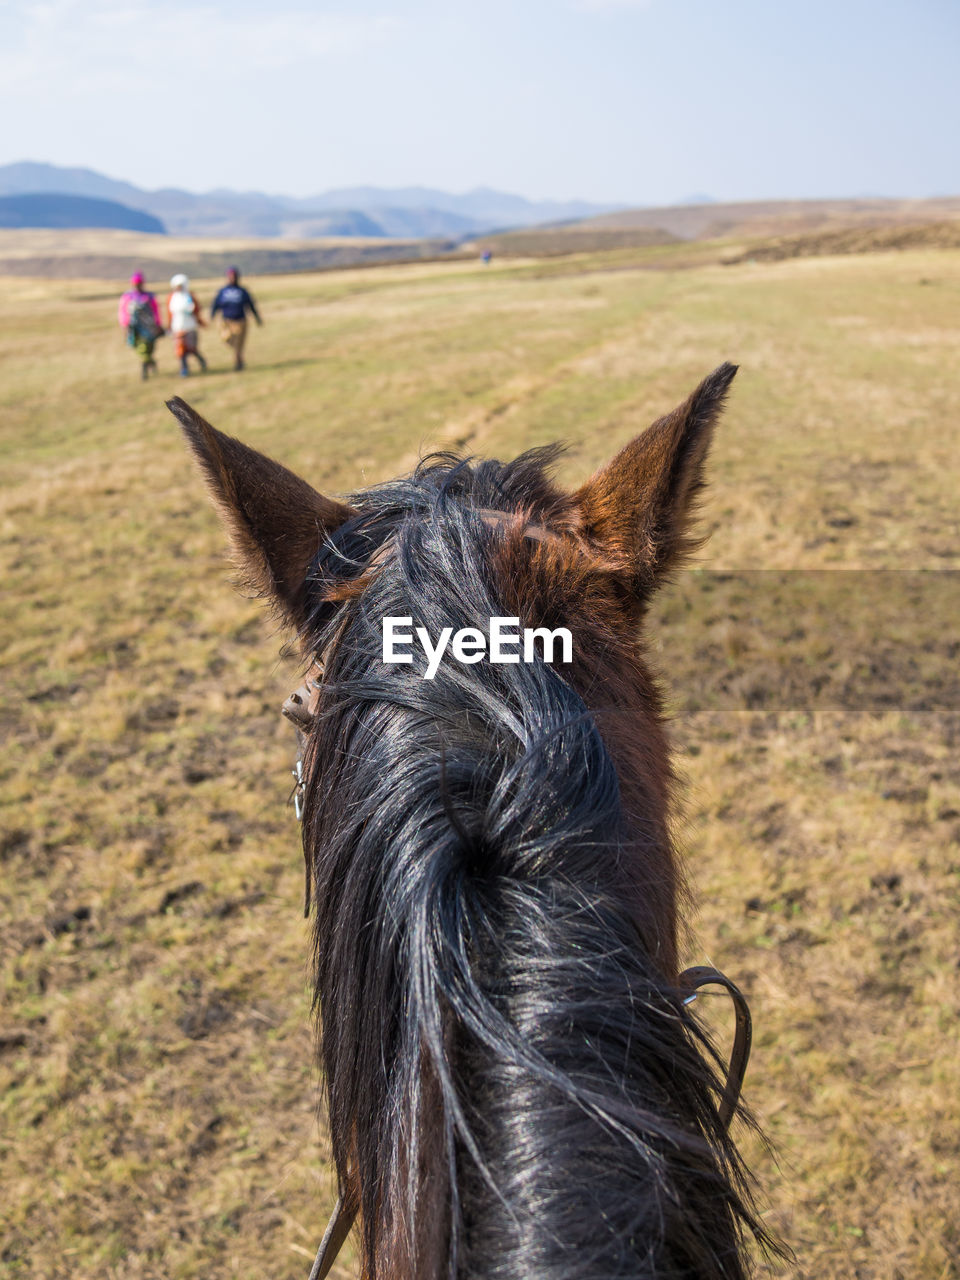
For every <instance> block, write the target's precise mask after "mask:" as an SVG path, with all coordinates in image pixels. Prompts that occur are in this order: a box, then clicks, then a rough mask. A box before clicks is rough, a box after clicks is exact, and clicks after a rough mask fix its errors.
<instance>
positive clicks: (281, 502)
mask: <svg viewBox="0 0 960 1280" xmlns="http://www.w3.org/2000/svg"><path fill="white" fill-rule="evenodd" d="M167 408H168V409H169V410H170V412H171V413H172V414H173V415H174V417H175V418H176V419H177V421H178V422H179V423H180V426H181V427H182V428H183V434H184V435H185V436H186V439H187V444H188V445H189V446H190V449H191V450H192V452H193V454H194V457H195V458H196V460H197V462H198V463H199V464H200V469H201V471H202V472H203V478H204V480H205V481H206V483H207V488H208V490H209V491H210V496H211V497H212V498H213V501H214V504H215V506H216V508H217V510H218V511H219V513H220V517H221V519H222V520H223V523H224V525H225V526H226V529H227V532H228V534H229V535H230V540H231V542H232V544H233V549H234V552H235V553H236V555H237V558H238V560H239V562H240V567H241V570H242V572H243V575H244V580H245V582H246V583H247V584H248V585H249V586H251V587H252V588H253V589H254V590H256V591H257V592H258V593H259V594H261V595H263V596H266V597H268V598H270V599H271V600H272V601H273V602H274V603H275V604H276V605H277V606H278V608H279V609H280V611H281V613H282V615H283V617H284V618H285V619H286V621H287V622H289V623H290V624H291V625H292V626H294V627H297V628H298V629H299V628H301V627H302V626H303V624H304V622H305V579H306V575H307V571H308V569H309V568H310V565H311V563H312V561H313V558H314V556H315V555H316V554H317V551H318V550H319V548H320V545H321V543H322V542H323V539H324V537H325V536H326V535H327V534H329V533H331V532H332V531H333V530H334V529H336V528H338V527H339V526H340V525H341V524H343V523H344V521H345V520H349V519H350V517H351V516H352V515H353V514H354V512H353V511H352V510H351V509H350V507H347V506H344V505H343V503H340V502H336V501H334V500H332V499H331V498H325V497H323V495H322V494H319V493H317V491H316V490H315V489H313V488H311V487H310V485H308V484H307V482H306V481H305V480H301V479H300V477H299V476H296V475H294V474H293V472H292V471H288V470H287V468H286V467H282V466H281V465H280V463H279V462H274V461H273V460H272V459H271V458H267V457H265V456H264V455H263V454H262V453H257V451H256V450H255V449H248V448H247V446H246V445H245V444H241V443H240V441H239V440H234V439H233V438H232V437H231V436H226V435H224V434H223V433H222V432H221V431H217V430H216V428H214V427H212V426H211V425H210V423H209V422H205V421H204V419H203V418H201V417H200V415H199V414H198V413H195V412H194V411H193V409H191V408H190V406H189V405H188V404H186V403H185V402H184V401H183V400H181V399H180V398H179V396H178V397H176V398H175V399H173V400H168V401H167Z"/></svg>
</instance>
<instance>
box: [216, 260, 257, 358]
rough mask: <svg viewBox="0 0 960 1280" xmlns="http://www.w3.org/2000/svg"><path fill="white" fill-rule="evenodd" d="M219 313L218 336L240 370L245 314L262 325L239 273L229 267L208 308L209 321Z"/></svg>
mask: <svg viewBox="0 0 960 1280" xmlns="http://www.w3.org/2000/svg"><path fill="white" fill-rule="evenodd" d="M218 311H219V312H220V336H221V337H222V338H223V340H224V342H225V343H226V344H227V346H228V347H230V348H231V349H232V350H233V358H234V365H233V367H234V369H237V370H239V369H242V368H243V367H244V365H243V347H244V343H245V342H246V340H247V312H248V311H249V312H250V313H251V315H252V316H253V318H254V320H256V322H257V324H258V325H262V324H263V321H262V320H261V319H260V313H259V311H257V304H256V303H255V302H254V300H253V298H251V296H250V294H249V293H248V292H247V290H246V289H245V288H244V287H243V285H242V284H241V283H240V272H239V270H238V269H237V268H236V267H231V268H230V269H229V271H228V272H227V283H226V284H225V285H224V286H223V288H222V289H221V290H220V292H219V293H218V294H217V296H216V297H215V298H214V300H213V306H212V307H211V308H210V318H211V320H212V319H213V317H214V316H215V315H216V314H217V312H218Z"/></svg>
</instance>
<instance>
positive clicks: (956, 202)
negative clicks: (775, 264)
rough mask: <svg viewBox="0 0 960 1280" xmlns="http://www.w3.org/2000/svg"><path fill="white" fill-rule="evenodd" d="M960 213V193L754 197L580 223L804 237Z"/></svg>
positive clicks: (690, 233) (695, 235) (681, 234)
mask: <svg viewBox="0 0 960 1280" xmlns="http://www.w3.org/2000/svg"><path fill="white" fill-rule="evenodd" d="M958 216H960V197H958V196H940V197H936V198H934V199H929V200H896V199H882V198H879V197H878V198H873V197H871V198H865V199H851V200H750V201H746V200H745V201H738V202H736V203H731V204H717V203H713V202H711V203H704V204H682V205H673V206H671V207H667V208H661V209H623V210H621V211H620V212H618V213H607V214H602V215H600V216H599V217H594V218H589V219H586V220H584V221H582V222H579V223H578V224H577V227H578V229H581V230H587V229H589V230H591V231H621V232H626V231H639V230H644V229H650V228H656V229H657V230H660V231H668V232H670V234H671V235H674V236H676V237H677V238H678V239H680V240H713V239H718V238H719V237H721V236H725V237H734V236H736V237H740V236H783V235H802V234H807V233H809V232H813V231H821V230H828V229H829V230H835V229H840V228H842V227H884V226H896V225H901V224H904V225H905V224H908V223H909V224H917V223H922V222H940V221H942V220H943V219H945V218H955V217H958Z"/></svg>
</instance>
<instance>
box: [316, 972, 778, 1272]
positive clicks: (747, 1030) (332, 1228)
mask: <svg viewBox="0 0 960 1280" xmlns="http://www.w3.org/2000/svg"><path fill="white" fill-rule="evenodd" d="M677 986H678V987H679V989H680V990H681V992H683V991H686V992H687V993H688V994H687V995H685V996H684V997H683V1003H684V1004H685V1005H689V1004H692V1003H693V1001H694V1000H696V998H697V994H698V992H699V991H700V988H701V987H708V986H718V987H723V988H724V989H725V990H726V991H727V992H728V993H729V995H730V998H731V999H732V1000H733V1007H734V1009H735V1010H736V1015H737V1026H736V1031H735V1033H734V1039H733V1052H732V1053H731V1054H730V1063H729V1066H728V1067H727V1078H726V1081H725V1082H724V1086H723V1094H722V1095H721V1098H720V1105H719V1107H718V1108H717V1112H718V1115H719V1117H720V1123H721V1124H722V1125H723V1127H724V1129H725V1130H726V1129H729V1128H730V1122H731V1121H732V1120H733V1117H734V1114H735V1113H736V1110H737V1103H738V1102H739V1101H740V1091H741V1089H742V1088H743V1078H744V1076H745V1075H746V1073H747V1063H748V1062H749V1060H750V1046H751V1043H752V1041H753V1020H752V1018H751V1017H750V1006H749V1004H747V998H746V996H745V995H744V994H743V992H742V991H741V990H740V988H739V987H738V986H737V985H736V983H735V982H731V981H730V979H729V978H728V977H727V976H726V974H725V973H721V972H720V970H719V969H714V968H713V967H712V966H710V965H705V964H698V965H694V966H693V967H692V968H690V969H684V971H683V973H681V974H680V976H679V978H678V979H677ZM357 1213H358V1206H357V1203H356V1200H355V1198H354V1197H353V1196H350V1197H349V1198H348V1197H347V1196H341V1197H340V1199H339V1200H338V1201H337V1206H336V1208H335V1209H334V1211H333V1216H332V1217H331V1218H330V1221H329V1222H328V1223H327V1229H326V1231H325V1232H324V1233H323V1239H322V1240H321V1242H320V1248H319V1249H318V1250H317V1257H316V1260H315V1262H314V1264H313V1269H312V1271H311V1272H310V1276H309V1280H326V1278H327V1276H328V1275H329V1274H330V1270H331V1268H332V1267H333V1264H334V1262H336V1260H337V1254H338V1253H339V1252H340V1250H341V1249H342V1248H343V1244H344V1241H345V1240H346V1238H347V1236H348V1235H349V1234H350V1231H351V1229H352V1227H353V1224H354V1223H355V1222H356V1220H357Z"/></svg>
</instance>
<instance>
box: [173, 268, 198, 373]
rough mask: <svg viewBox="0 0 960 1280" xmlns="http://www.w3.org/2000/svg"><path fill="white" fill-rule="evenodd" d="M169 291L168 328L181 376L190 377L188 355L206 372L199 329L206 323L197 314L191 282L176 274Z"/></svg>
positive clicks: (196, 303)
mask: <svg viewBox="0 0 960 1280" xmlns="http://www.w3.org/2000/svg"><path fill="white" fill-rule="evenodd" d="M170 288H171V290H172V292H171V294H170V297H169V298H167V328H168V329H169V330H170V332H171V333H172V334H173V338H174V351H175V352H176V355H177V358H178V359H179V361H180V377H181V378H188V377H189V376H190V361H189V357H190V356H195V357H196V358H197V360H198V361H199V362H200V368H201V370H202V371H203V372H204V373H206V371H207V362H206V360H204V358H203V356H202V355H201V354H200V350H199V346H198V343H199V338H200V327H201V326H202V325H204V324H205V321H204V319H203V316H202V315H201V314H200V304H199V302H197V300H196V298H195V297H194V295H193V292H192V291H191V289H190V281H189V280H188V279H187V277H186V276H185V275H183V274H182V273H181V274H178V275H175V276H172V277H171V279H170Z"/></svg>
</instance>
